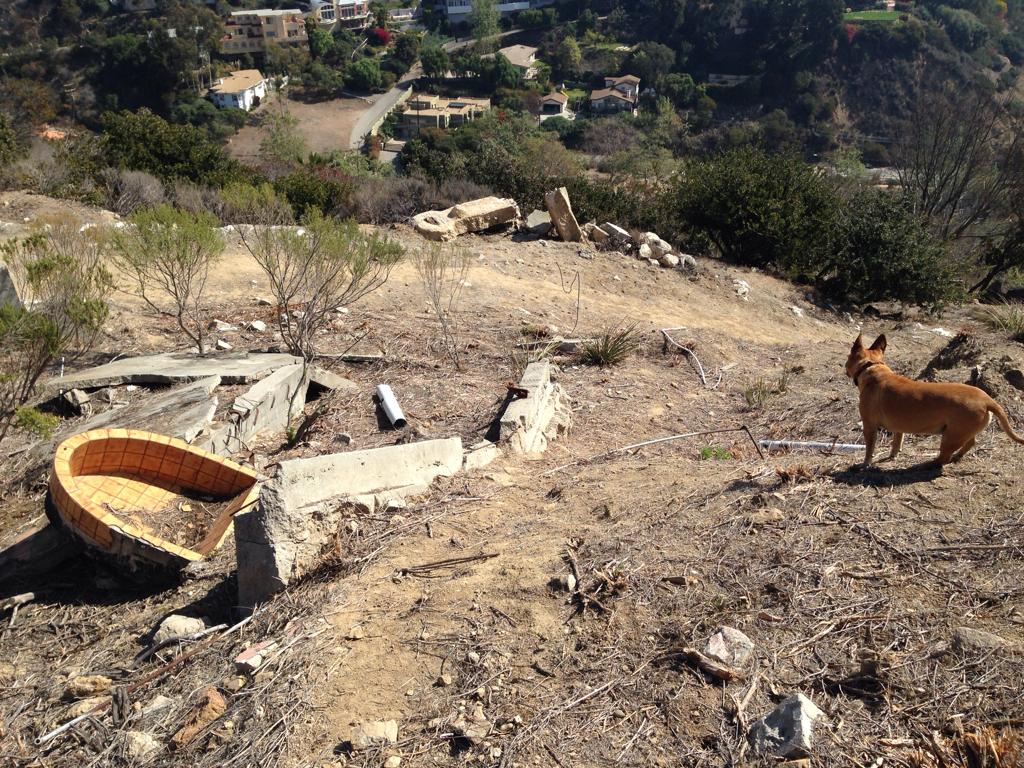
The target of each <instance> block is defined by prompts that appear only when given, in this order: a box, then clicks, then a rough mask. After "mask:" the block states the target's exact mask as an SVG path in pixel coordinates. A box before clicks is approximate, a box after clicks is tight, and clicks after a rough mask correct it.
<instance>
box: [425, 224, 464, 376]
mask: <svg viewBox="0 0 1024 768" xmlns="http://www.w3.org/2000/svg"><path fill="white" fill-rule="evenodd" d="M415 258H416V271H417V272H419V275H420V280H421V281H422V283H423V291H424V293H426V295H427V300H428V301H429V302H430V307H431V309H433V311H434V315H435V317H437V322H438V325H440V327H441V341H442V344H443V345H444V352H445V354H446V355H447V356H448V358H449V359H450V360H451V361H452V364H453V365H454V366H455V369H456V370H458V371H461V370H462V341H461V331H462V327H461V325H460V323H459V310H460V307H459V304H460V302H461V300H462V293H463V291H464V290H465V287H466V278H467V277H468V276H469V271H470V268H471V267H472V266H473V259H472V256H471V254H470V253H469V251H467V250H466V249H464V248H460V247H459V246H456V245H443V244H441V243H431V244H430V245H428V246H426V247H424V248H421V249H420V250H419V251H418V252H417V254H416V257H415Z"/></svg>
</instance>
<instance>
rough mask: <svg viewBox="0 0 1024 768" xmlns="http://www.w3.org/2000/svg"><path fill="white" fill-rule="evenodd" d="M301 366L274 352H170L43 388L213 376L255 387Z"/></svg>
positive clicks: (102, 367)
mask: <svg viewBox="0 0 1024 768" xmlns="http://www.w3.org/2000/svg"><path fill="white" fill-rule="evenodd" d="M298 362H301V361H300V359H299V358H297V357H295V356H294V355H287V354H281V353H272V352H252V353H246V352H240V353H237V354H231V355H215V356H211V357H199V356H198V355H195V354H192V353H189V352H168V353H166V354H162V355H146V356H144V357H126V358H124V359H122V360H114V361H113V362H110V363H107V364H106V365H100V366H98V367H96V368H89V369H86V370H84V371H79V372H78V373H72V374H69V375H67V376H64V377H63V378H57V377H55V378H52V379H49V380H47V381H46V382H45V383H44V385H43V386H44V387H45V388H46V389H48V390H54V389H95V388H98V387H107V386H111V385H117V384H180V383H182V382H187V381H195V380H196V379H202V378H206V377H209V376H219V377H220V380H221V381H222V382H223V383H224V384H252V383H253V382H256V381H259V380H260V379H263V378H265V377H267V376H269V375H270V374H271V373H273V372H274V371H276V370H277V369H278V368H283V367H284V366H286V365H294V364H295V363H298Z"/></svg>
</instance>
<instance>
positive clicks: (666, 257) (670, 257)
mask: <svg viewBox="0 0 1024 768" xmlns="http://www.w3.org/2000/svg"><path fill="white" fill-rule="evenodd" d="M658 263H659V264H661V266H663V267H665V268H666V269H673V268H675V267H678V266H679V257H678V256H676V255H675V254H671V253H663V254H662V255H661V256H660V257H659V258H658Z"/></svg>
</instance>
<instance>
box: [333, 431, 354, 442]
mask: <svg viewBox="0 0 1024 768" xmlns="http://www.w3.org/2000/svg"><path fill="white" fill-rule="evenodd" d="M334 441H335V442H337V443H341V444H342V445H352V435H350V434H349V433H348V432H342V433H341V434H340V435H335V437H334Z"/></svg>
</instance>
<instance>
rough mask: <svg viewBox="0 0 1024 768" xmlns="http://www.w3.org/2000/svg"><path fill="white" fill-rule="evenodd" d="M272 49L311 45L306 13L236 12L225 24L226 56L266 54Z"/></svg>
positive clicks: (294, 10)
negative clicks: (283, 46)
mask: <svg viewBox="0 0 1024 768" xmlns="http://www.w3.org/2000/svg"><path fill="white" fill-rule="evenodd" d="M269 45H309V38H308V36H307V35H306V19H305V17H304V16H303V15H302V11H300V10H299V9H298V8H282V9H279V10H270V9H267V8H263V9H258V10H251V11H234V12H233V13H232V14H231V16H229V17H228V19H227V21H226V22H225V23H224V37H222V38H221V52H222V53H225V54H228V55H231V54H242V53H264V52H265V51H266V50H267V46H269Z"/></svg>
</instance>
